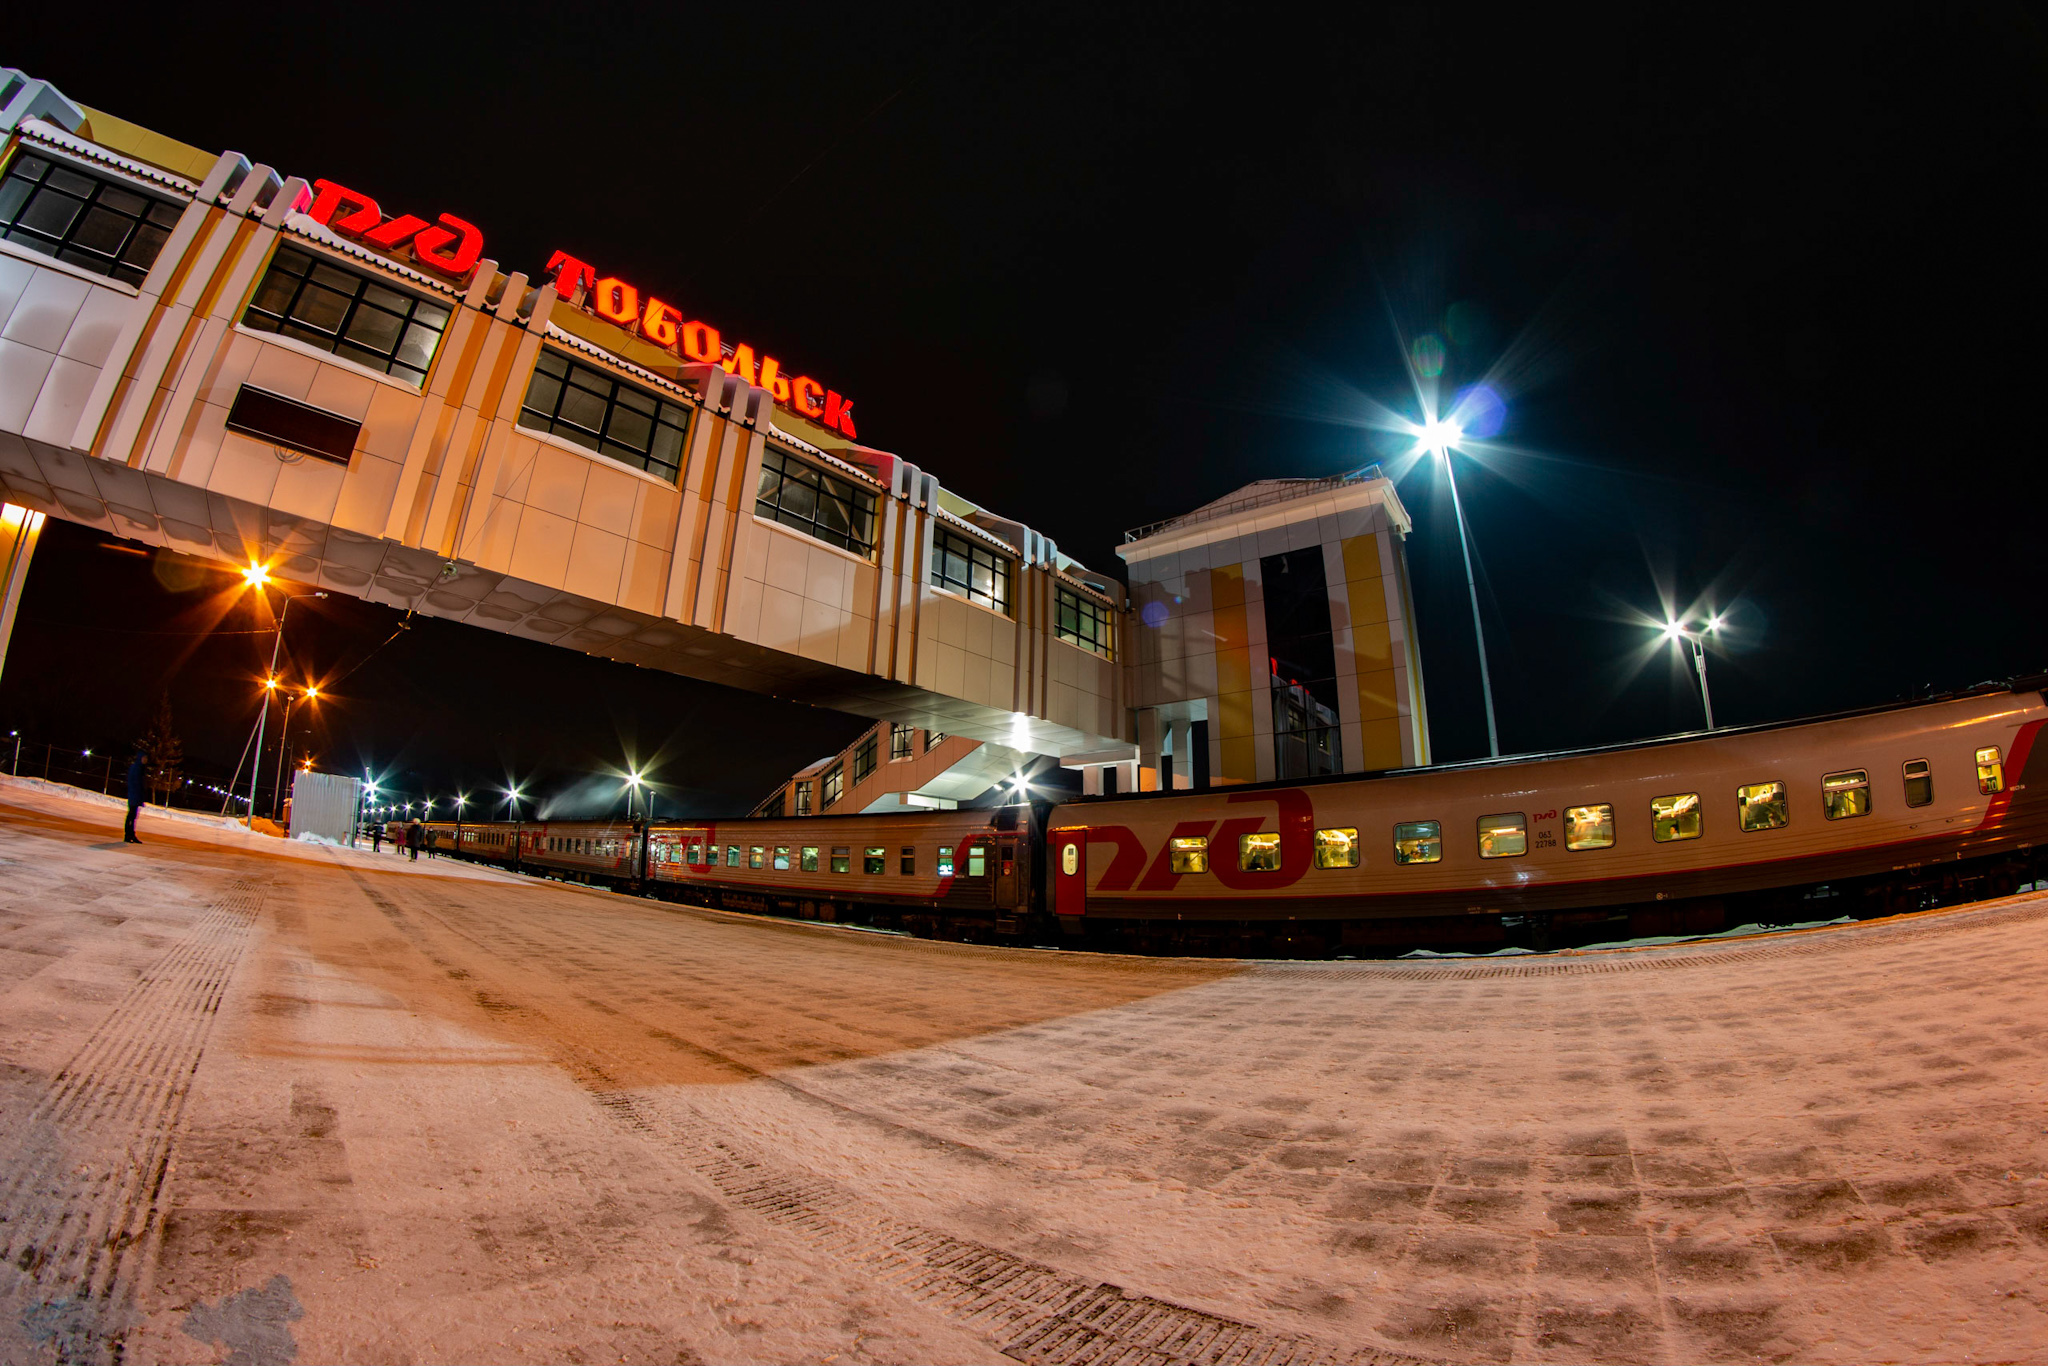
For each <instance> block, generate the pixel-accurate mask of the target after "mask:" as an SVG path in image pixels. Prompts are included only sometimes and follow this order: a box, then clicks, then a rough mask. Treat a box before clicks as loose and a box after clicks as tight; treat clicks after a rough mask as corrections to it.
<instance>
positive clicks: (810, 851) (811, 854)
mask: <svg viewBox="0 0 2048 1366" xmlns="http://www.w3.org/2000/svg"><path fill="white" fill-rule="evenodd" d="M823 848H824V846H823V845H818V844H800V845H798V846H797V856H796V870H797V871H798V872H799V873H815V872H817V871H818V853H819V851H820V850H821V849H823Z"/></svg>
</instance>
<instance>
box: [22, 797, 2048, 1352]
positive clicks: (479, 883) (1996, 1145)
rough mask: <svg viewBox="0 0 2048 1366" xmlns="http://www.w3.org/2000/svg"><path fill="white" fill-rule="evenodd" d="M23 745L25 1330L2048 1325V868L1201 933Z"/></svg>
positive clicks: (1202, 1338) (1709, 1340)
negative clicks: (121, 798)
mask: <svg viewBox="0 0 2048 1366" xmlns="http://www.w3.org/2000/svg"><path fill="white" fill-rule="evenodd" d="M119 819H120V811H119V808H118V807H116V806H111V805H107V804H103V803H97V802H90V801H84V800H78V799H73V798H70V797H66V796H64V795H62V794H58V793H53V792H49V791H35V790H30V789H29V788H27V787H26V786H24V785H20V784H0V1134H4V1135H5V1142H4V1144H0V1241H4V1247H0V1299H4V1300H5V1303H0V1359H5V1360H10V1361H15V1360H21V1361H34V1360H38V1359H41V1360H50V1359H56V1358H58V1357H62V1358H63V1359H67V1360H89V1359H93V1358H95V1357H112V1356H114V1355H115V1354H116V1353H117V1352H118V1354H119V1355H121V1356H122V1357H124V1358H125V1359H127V1360H131V1361H137V1362H144V1361H183V1362H213V1361H218V1360H222V1359H224V1358H226V1357H228V1356H230V1355H233V1354H235V1353H238V1352H239V1353H242V1354H243V1355H242V1357H241V1358H240V1359H243V1360H251V1361H272V1360H277V1361H282V1360H289V1359H291V1358H292V1356H293V1355H294V1354H296V1357H297V1359H298V1360H302V1361H309V1360H319V1361H372V1360H374V1361H420V1362H427V1361H473V1360H503V1361H525V1360H534V1361H557V1360H572V1359H576V1360H586V1361H594V1360H606V1361H617V1360H624V1361H657V1360H658V1361H719V1362H728V1361H730V1362H756V1361H758V1362H784V1361H841V1362H855V1361H911V1362H926V1361H946V1362H954V1361H960V1362H967V1361H989V1360H994V1359H998V1358H999V1357H1000V1356H1001V1355H1002V1354H1004V1353H1007V1354H1008V1355H1009V1356H1010V1357H1012V1358H1015V1359H1017V1360H1021V1361H1027V1362H1049V1363H1051V1362H1076V1363H1079V1362H1094V1361H1101V1362H1122V1361H1130V1362H1138V1361H1151V1362H1167V1361H1202V1362H1215V1363H1218V1364H1219V1366H1221V1363H1226V1362H1268V1361H1270V1362H1279V1361H1312V1360H1323V1361H1344V1360H1350V1361H1363V1360H1402V1359H1422V1360H1448V1361H1500V1360H1539V1361H1591V1360H1615V1361H1622V1360H1627V1361H1639V1360H1713V1361H1733V1360H1743V1361H1747V1360H1755V1359H1767V1360H1786V1359H1798V1360H1806V1361H1816V1360H1834V1359H1841V1360H1868V1359H1876V1358H1884V1359H1894V1360H1930V1361H1931V1360H1942V1361H1952V1360H1959V1359H1963V1358H1966V1357H1967V1358H1974V1359H1986V1358H1993V1359H2005V1360H2015V1359H2038V1358H2039V1357H2040V1355H2041V1348H2042V1344H2043V1343H2044V1342H2048V1291H2044V1290H2043V1287H2044V1286H2048V1179H2044V1175H2043V1173H2044V1168H2048V1085H2044V1082H2043V1078H2044V1076H2048V992H2044V991H2043V990H2042V988H2041V981H2042V979H2043V976H2044V967H2048V962H2044V959H2048V952H2044V948H2043V945H2044V942H2048V896H2043V895H2031V896H2022V897H2017V898H2012V899H2009V900H2006V901H2002V902H1994V903H1989V904H1987V905H1984V906H1980V907H1973V908H1968V909H1963V910H1957V911H1949V912H1941V913H1934V914H1929V915H1925V916H1921V917H1915V918H1909V919H1904V920H1900V921H1895V922H1885V923H1875V924H1870V925H1860V926H1846V927H1839V928H1830V929H1824V930H1817V931H1810V932H1806V933H1800V934H1790V935H1773V936H1764V937H1758V938H1754V939H1747V940H1735V941H1721V942H1715V943H1709V944H1700V945H1681V946H1668V947H1660V948H1655V949H1647V950H1614V951H1608V952H1603V953H1586V954H1578V955H1568V956H1567V955H1554V956H1536V957H1525V958H1518V959H1506V960H1501V959H1475V960H1433V961H1422V962H1387V963H1329V964H1268V963H1257V964H1246V963H1221V964H1219V963H1175V962H1163V961H1155V960H1140V959H1122V958H1107V957H1096V956H1089V955H1079V954H1063V953H1048V952H1032V951H1013V950H997V949H986V948H973V947H963V946H957V945H944V944H932V943H926V942H921V941H915V940H906V939H901V938H895V937H890V936H884V935H875V934H867V933H862V932H859V931H856V930H850V929H842V928H834V927H830V926H818V925H808V924H799V923H791V922H764V921H757V920H751V919H748V918H745V917H739V916H731V915H724V914H719V913H713V912H704V911H694V910H679V909H675V908H670V907H663V906H659V905H655V904H651V903H648V902H643V901H638V900H635V899H633V898H629V897H624V896H618V895H614V894H610V893H604V892H595V891H589V890H584V889H578V888H573V887H567V886H560V885H554V884H545V883H536V882H531V881H528V880H526V879H520V878H513V877H510V876H507V875H504V874H500V873H494V872H490V871H488V870H482V869H476V868H470V867H465V866H460V865H451V864H448V863H446V862H435V861H429V860H425V859H423V860H421V861H420V862H419V863H417V864H414V863H412V862H410V861H409V860H401V859H399V858H397V857H395V856H393V855H392V854H390V853H388V852H387V853H384V854H371V853H368V852H367V851H346V850H338V849H333V848H318V847H310V846H291V845H287V844H285V843H284V842H283V841H279V840H275V839H265V838H263V837H260V836H251V835H248V834H246V833H242V832H239V831H233V830H226V829H222V828H220V827H219V826H218V824H217V823H215V824H209V823H206V822H203V821H201V822H186V821H173V820H169V819H164V818H160V817H155V816H146V817H145V818H144V822H143V825H142V831H141V833H142V836H143V838H144V840H145V843H143V844H141V845H139V846H126V845H123V844H121V843H120V842H119V841H120V830H119Z"/></svg>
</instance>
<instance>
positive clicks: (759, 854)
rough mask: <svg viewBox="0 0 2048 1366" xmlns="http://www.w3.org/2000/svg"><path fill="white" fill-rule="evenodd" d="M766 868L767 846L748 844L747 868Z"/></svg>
mask: <svg viewBox="0 0 2048 1366" xmlns="http://www.w3.org/2000/svg"><path fill="white" fill-rule="evenodd" d="M767 866H768V846H767V845H765V844H750V845H748V846H747V867H749V868H765V867H767Z"/></svg>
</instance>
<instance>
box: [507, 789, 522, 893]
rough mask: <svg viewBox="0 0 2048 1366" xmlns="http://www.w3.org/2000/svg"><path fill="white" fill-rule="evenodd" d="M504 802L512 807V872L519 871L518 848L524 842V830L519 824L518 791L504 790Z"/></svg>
mask: <svg viewBox="0 0 2048 1366" xmlns="http://www.w3.org/2000/svg"><path fill="white" fill-rule="evenodd" d="M505 800H506V801H507V802H509V803H511V806H512V871H513V872H515V873H516V872H518V871H519V846H520V844H521V843H522V842H523V841H524V840H525V830H524V828H523V827H522V826H521V825H520V823H519V789H518V788H516V787H508V788H506V789H505Z"/></svg>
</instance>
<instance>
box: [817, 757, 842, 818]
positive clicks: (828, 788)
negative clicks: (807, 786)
mask: <svg viewBox="0 0 2048 1366" xmlns="http://www.w3.org/2000/svg"><path fill="white" fill-rule="evenodd" d="M845 791H846V770H845V769H844V768H843V767H841V766H840V765H838V764H834V765H832V767H830V768H828V769H826V770H825V778H824V781H823V782H821V783H820V784H819V786H818V809H819V810H820V811H829V810H830V809H831V807H832V803H834V802H836V801H838V800H839V798H840V796H841V795H842V794H844V793H845Z"/></svg>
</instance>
